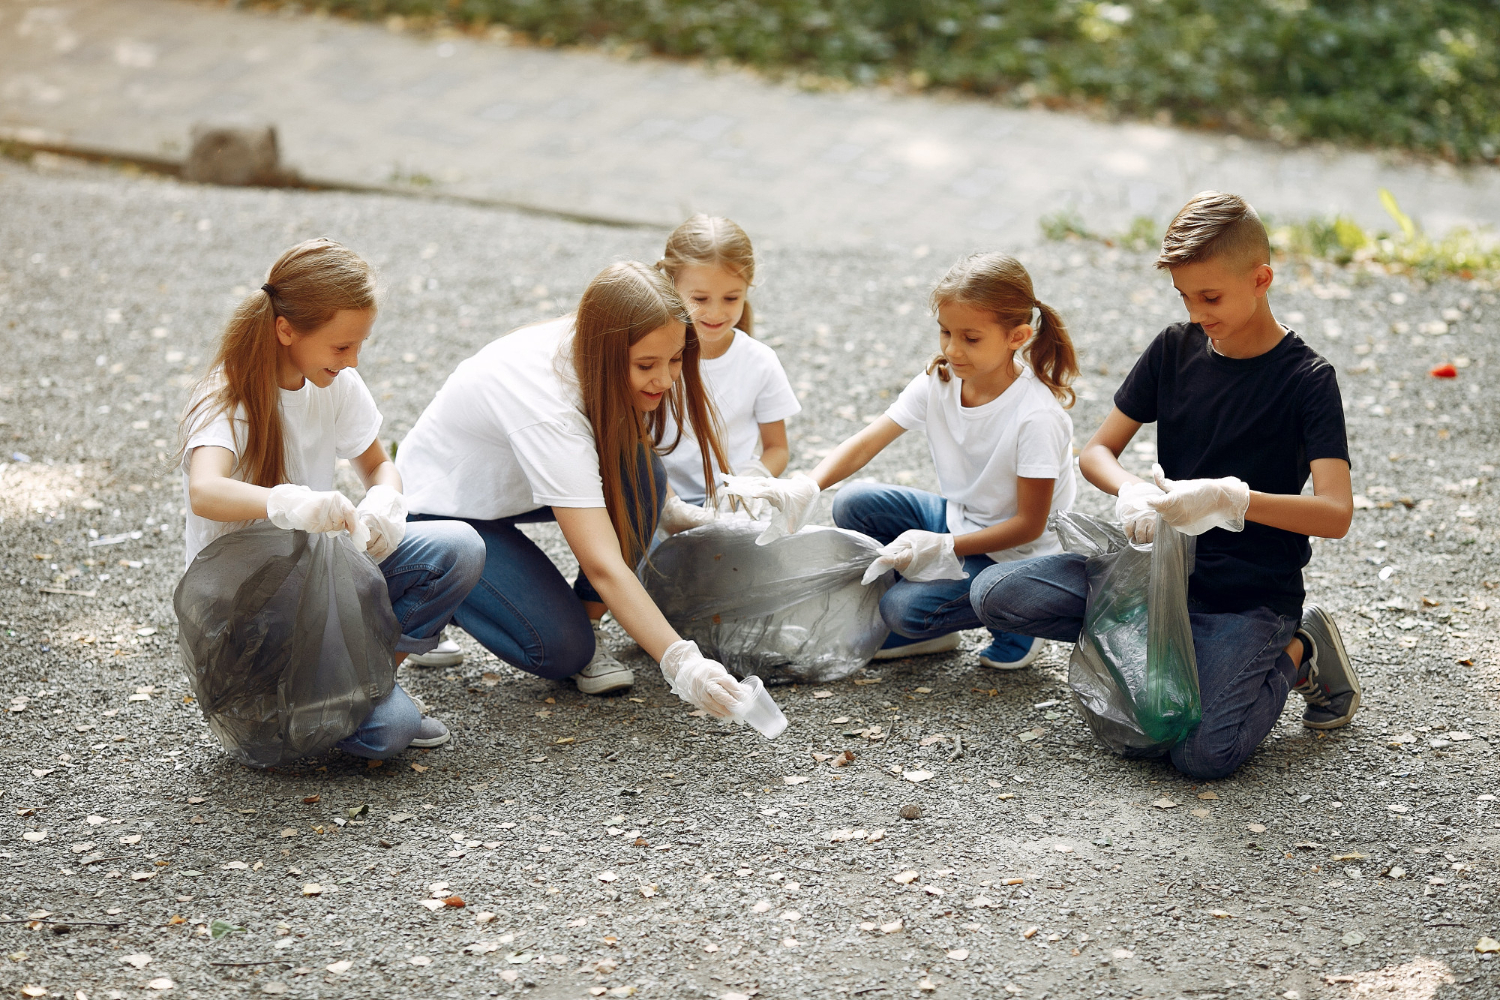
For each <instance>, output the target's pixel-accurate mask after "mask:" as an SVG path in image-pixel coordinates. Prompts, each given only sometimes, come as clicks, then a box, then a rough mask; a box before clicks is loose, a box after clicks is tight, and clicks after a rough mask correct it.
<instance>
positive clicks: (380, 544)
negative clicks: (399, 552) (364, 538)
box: [355, 484, 406, 563]
mask: <svg viewBox="0 0 1500 1000" xmlns="http://www.w3.org/2000/svg"><path fill="white" fill-rule="evenodd" d="M355 514H356V515H357V516H358V517H359V520H360V522H361V523H363V524H364V525H365V527H367V528H368V529H369V530H370V541H369V542H368V543H367V544H366V546H365V551H366V552H368V553H370V558H371V559H374V560H375V561H376V562H377V563H379V562H384V561H385V559H386V557H387V556H389V555H390V554H391V553H392V552H395V551H396V546H398V545H400V544H401V539H403V538H405V537H406V497H404V496H402V495H401V493H400V492H399V491H398V490H396V489H394V488H392V487H390V486H386V485H384V484H376V485H374V486H371V487H370V489H369V492H367V493H366V494H365V498H364V499H363V500H361V501H360V502H359V506H358V507H357V508H355Z"/></svg>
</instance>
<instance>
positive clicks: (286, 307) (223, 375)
mask: <svg viewBox="0 0 1500 1000" xmlns="http://www.w3.org/2000/svg"><path fill="white" fill-rule="evenodd" d="M374 322H375V276H374V272H373V271H372V270H371V268H370V265H369V264H367V263H365V262H364V261H363V260H361V259H360V257H359V256H358V255H357V254H355V253H354V252H353V251H351V250H349V249H347V248H345V247H343V246H341V245H339V244H338V243H335V242H333V241H332V240H324V239H319V240H308V241H307V242H305V243H299V244H298V245H297V246H294V247H292V248H291V249H290V250H288V251H286V252H285V253H283V254H282V255H281V257H280V258H279V259H278V260H277V261H276V263H275V264H273V265H272V266H271V272H270V274H268V275H267V276H266V281H265V284H263V285H261V287H260V288H259V289H258V290H256V291H255V292H252V293H251V294H250V296H249V297H248V298H246V299H245V300H244V301H243V302H241V303H240V305H239V307H238V308H237V309H236V310H235V312H234V317H233V318H232V319H231V320H230V322H229V326H228V328H227V329H226V330H225V331H224V338H223V340H222V341H221V342H220V345H219V350H218V353H217V354H216V356H215V357H214V360H213V363H212V364H211V365H210V366H209V370H208V374H207V375H206V376H205V377H204V379H203V381H202V382H201V383H200V384H199V386H198V388H197V390H196V391H195V392H194V393H193V396H192V402H191V403H189V405H188V408H187V410H186V412H185V413H184V416H183V419H182V428H181V431H182V441H183V445H182V453H181V454H182V471H183V492H184V494H185V497H184V499H185V500H186V504H185V506H186V507H187V531H186V541H187V551H186V565H188V566H191V565H192V563H193V560H194V559H195V558H197V556H198V553H199V552H201V551H202V550H203V549H204V548H205V547H207V546H208V545H209V544H210V543H212V542H213V541H214V539H216V538H218V537H219V536H220V535H224V534H227V533H229V532H232V531H235V530H236V529H238V528H242V527H244V526H245V525H247V524H249V523H250V522H252V521H256V520H267V519H268V520H270V521H271V522H272V523H273V524H275V525H276V526H277V527H280V528H286V529H293V530H298V531H309V532H314V531H316V532H335V531H345V530H347V531H349V532H350V534H352V535H356V536H360V535H363V534H364V533H365V532H368V536H369V543H368V545H367V547H366V552H367V554H368V555H369V556H370V558H371V559H373V560H374V561H375V562H376V563H377V564H379V566H380V569H381V572H382V573H383V574H384V575H385V578H386V584H387V588H388V591H389V594H390V598H391V605H392V609H393V610H394V612H395V615H396V620H397V621H398V622H399V623H400V624H401V633H402V634H401V636H400V638H398V639H397V641H396V662H397V663H400V662H401V661H402V660H403V659H405V658H406V656H407V655H408V654H411V653H422V652H426V651H428V650H430V649H432V648H433V647H435V646H436V645H437V644H438V642H439V640H440V638H441V635H442V631H443V626H445V625H446V624H447V623H448V620H449V618H451V617H452V614H453V609H454V608H456V607H457V606H458V603H459V602H460V601H462V600H463V599H464V597H465V596H466V595H467V594H468V592H469V590H470V589H471V588H472V587H473V586H474V584H475V583H476V582H477V581H478V579H479V570H480V568H481V566H482V565H483V562H484V546H483V543H481V542H480V540H479V536H478V535H477V534H476V533H475V532H474V530H473V529H472V528H470V527H469V526H468V525H465V524H460V523H457V522H453V521H445V522H439V523H434V524H424V525H412V526H411V527H410V529H408V527H407V524H406V502H405V500H404V498H403V497H402V493H401V489H402V484H401V476H400V475H399V474H398V473H397V472H396V468H395V466H394V465H392V464H391V462H390V460H389V459H387V458H386V455H385V449H384V448H383V447H382V446H381V443H380V438H379V433H380V424H381V416H380V411H379V410H378V409H376V407H375V401H374V399H373V398H371V396H370V390H369V389H367V388H365V384H364V382H363V381H362V380H361V379H360V377H359V373H358V372H357V371H356V370H355V369H356V368H357V366H358V365H359V351H360V346H361V345H362V344H363V343H364V340H365V338H366V337H368V336H369V335H370V328H371V326H373V324H374ZM341 458H345V459H348V460H349V461H350V462H351V463H352V464H353V466H354V468H355V469H356V470H357V471H358V472H359V475H360V478H361V479H363V480H364V484H365V487H366V493H365V497H364V499H363V500H362V501H361V502H360V504H359V506H358V507H356V506H355V505H354V504H353V503H351V502H350V501H349V499H348V498H347V497H345V496H344V495H343V494H342V493H339V492H338V491H337V490H335V489H334V487H333V474H334V466H335V465H336V463H337V461H338V460H339V459H341ZM448 738H449V737H448V730H447V729H446V728H445V727H444V726H443V724H442V723H441V722H439V721H437V720H436V719H431V718H424V717H423V715H422V712H421V710H420V709H419V708H418V707H417V705H416V704H415V703H414V702H413V701H412V699H411V698H410V697H408V696H407V694H406V692H405V691H403V690H402V689H401V687H400V685H397V686H395V687H394V688H393V689H392V691H391V693H390V695H388V696H387V697H386V698H385V699H383V700H382V701H379V702H377V703H376V704H375V706H374V708H373V709H372V711H371V712H370V715H369V717H368V718H367V719H365V721H364V722H363V723H361V725H360V726H359V728H358V729H356V730H355V732H354V733H352V734H350V735H349V736H348V737H347V738H346V739H344V740H343V741H342V742H341V743H339V744H338V746H339V748H340V749H342V750H344V751H346V752H347V753H351V754H354V755H355V756H359V757H369V758H375V759H385V758H387V757H392V756H394V755H396V754H398V753H400V752H401V751H402V750H404V749H406V747H408V746H417V747H434V746H439V745H441V744H443V743H446V742H447V741H448Z"/></svg>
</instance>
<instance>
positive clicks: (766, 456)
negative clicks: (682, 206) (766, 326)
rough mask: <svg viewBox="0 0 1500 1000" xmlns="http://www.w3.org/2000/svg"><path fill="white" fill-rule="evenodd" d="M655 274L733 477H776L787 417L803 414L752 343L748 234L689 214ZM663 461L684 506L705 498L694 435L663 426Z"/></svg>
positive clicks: (763, 351) (776, 366)
mask: <svg viewBox="0 0 1500 1000" xmlns="http://www.w3.org/2000/svg"><path fill="white" fill-rule="evenodd" d="M656 266H657V269H658V270H660V271H661V272H662V273H663V274H665V275H666V276H667V277H668V278H671V279H672V284H673V285H674V286H676V288H677V294H678V295H680V296H682V301H683V302H685V303H687V307H688V312H689V313H690V314H691V315H692V318H693V329H694V330H695V331H697V334H698V345H699V348H698V349H699V352H700V353H699V356H698V370H699V372H700V373H701V374H702V377H703V385H704V388H705V389H706V390H707V391H708V395H709V398H710V399H712V400H713V403H714V406H715V408H716V409H717V410H718V411H719V420H720V422H721V427H720V432H721V433H720V437H719V440H720V441H721V442H722V443H723V445H724V454H725V457H727V458H728V459H729V467H730V469H731V470H732V471H733V473H734V474H735V475H737V476H771V477H775V476H779V475H781V473H782V472H783V471H784V470H785V469H786V463H787V459H788V458H789V457H790V452H789V451H788V450H787V442H786V420H787V418H788V417H791V416H795V415H796V414H797V413H800V412H801V411H802V405H801V404H800V403H798V402H797V395H796V393H794V392H792V386H791V383H790V382H788V381H787V377H786V371H785V370H783V369H782V367H781V361H780V359H779V358H777V357H776V352H775V351H774V350H772V349H771V348H770V347H769V346H767V345H766V344H764V343H761V342H760V341H758V340H756V339H755V338H754V337H753V336H752V334H753V332H754V319H755V316H754V311H753V310H752V309H751V308H750V302H749V301H748V299H747V298H746V295H747V294H748V293H749V291H750V286H751V285H753V284H754V283H755V251H754V249H752V247H751V246H750V237H748V236H746V235H745V231H744V230H743V229H741V228H740V227H739V226H737V225H735V224H734V223H733V222H731V221H730V220H729V219H720V218H710V217H709V216H707V215H695V216H693V217H692V218H691V219H689V220H687V221H686V222H684V223H683V224H682V225H680V226H678V227H677V228H676V229H675V230H673V232H672V235H671V236H669V237H667V248H666V251H665V252H664V253H663V254H662V258H661V260H659V261H657V262H656ZM665 441H666V442H668V443H667V449H668V450H667V451H666V452H665V453H664V454H663V455H662V463H663V464H664V465H665V466H666V467H667V478H668V481H669V482H670V483H671V484H672V489H673V491H674V492H675V493H676V494H677V495H678V496H679V497H681V498H682V499H683V501H684V502H686V503H689V504H702V503H703V501H704V498H705V497H706V496H707V495H708V488H707V484H706V483H704V481H703V456H702V454H701V453H700V452H699V450H698V445H697V442H696V440H695V439H694V437H693V435H692V434H680V433H679V431H678V428H677V425H676V423H675V422H673V421H670V419H669V422H668V425H667V431H666V437H665Z"/></svg>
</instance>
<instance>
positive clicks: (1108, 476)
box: [988, 407, 1143, 552]
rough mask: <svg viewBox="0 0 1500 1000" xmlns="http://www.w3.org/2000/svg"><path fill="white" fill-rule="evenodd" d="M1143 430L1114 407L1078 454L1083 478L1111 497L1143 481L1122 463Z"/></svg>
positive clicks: (1079, 467) (1138, 424) (1137, 423)
mask: <svg viewBox="0 0 1500 1000" xmlns="http://www.w3.org/2000/svg"><path fill="white" fill-rule="evenodd" d="M1140 429H1141V425H1140V423H1139V422H1138V421H1135V420H1131V419H1130V418H1129V417H1127V416H1126V415H1125V414H1123V413H1121V412H1120V410H1119V408H1118V407H1114V408H1112V409H1111V410H1110V411H1109V416H1107V417H1105V418H1104V423H1102V424H1100V425H1099V429H1098V430H1097V431H1095V432H1094V436H1093V437H1091V438H1089V443H1088V444H1086V445H1084V446H1083V451H1081V452H1080V453H1079V455H1078V469H1079V471H1080V472H1082V473H1083V478H1085V479H1087V480H1088V481H1089V482H1090V483H1093V484H1094V485H1095V486H1097V487H1098V488H1099V489H1101V490H1103V491H1104V492H1105V493H1108V494H1109V495H1110V496H1115V495H1117V494H1118V493H1119V492H1120V487H1121V486H1125V485H1126V484H1128V483H1139V482H1142V481H1143V480H1142V479H1141V477H1140V476H1136V475H1132V474H1131V473H1129V472H1126V471H1125V467H1124V466H1122V465H1121V464H1120V453H1121V452H1122V451H1124V450H1125V446H1126V445H1128V444H1130V439H1131V438H1133V437H1135V432H1136V431H1138V430H1140ZM988 551H991V552H993V551H994V550H993V549H990V550H988Z"/></svg>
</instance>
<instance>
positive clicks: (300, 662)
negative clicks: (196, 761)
mask: <svg viewBox="0 0 1500 1000" xmlns="http://www.w3.org/2000/svg"><path fill="white" fill-rule="evenodd" d="M173 605H174V606H175V608H176V610H177V625H178V639H177V641H178V647H179V649H180V650H181V652H182V664H183V667H184V668H185V669H186V670H187V674H188V680H189V681H190V682H191V684H192V688H193V695H194V697H195V698H196V699H197V701H198V707H199V708H201V709H202V710H203V716H204V718H205V719H206V720H207V721H208V728H209V729H210V730H211V731H212V732H213V734H214V735H215V736H216V737H218V739H219V742H220V743H221V744H223V746H224V749H225V750H227V751H229V753H230V755H231V756H233V757H234V758H235V759H236V760H238V761H240V762H241V763H243V764H248V765H249V766H251V767H273V766H275V765H278V764H286V763H290V762H291V761H294V760H297V759H298V758H301V757H306V756H309V755H312V754H317V753H321V752H323V751H324V750H327V749H328V748H329V747H332V746H333V745H334V744H335V743H337V742H338V741H339V740H341V739H343V738H344V737H346V736H348V735H350V734H351V733H353V732H354V730H355V729H356V728H358V726H359V724H360V723H361V722H363V721H364V720H365V718H366V717H367V716H368V715H369V714H370V708H371V706H373V705H374V704H375V703H376V702H377V701H379V700H380V699H382V698H384V697H385V696H386V695H388V694H390V693H391V688H392V686H393V685H394V684H395V681H396V660H395V644H396V637H397V635H398V634H399V631H400V628H399V626H398V624H397V622H396V615H395V612H393V611H392V610H391V599H390V594H389V591H388V590H387V589H386V583H385V578H384V577H383V576H382V575H381V573H380V568H379V567H377V566H376V565H375V564H374V563H373V562H372V561H371V560H370V558H369V557H368V556H367V555H365V554H364V553H363V552H361V551H359V550H358V549H357V548H356V547H355V546H354V543H353V542H352V541H350V539H349V536H348V535H347V534H346V533H344V532H338V533H336V534H308V533H307V532H305V531H287V530H285V529H282V528H278V527H276V526H275V525H272V524H271V523H270V522H266V521H262V522H258V523H255V524H252V525H250V526H249V527H247V528H244V529H242V530H240V531H235V532H231V533H230V534H227V535H221V536H220V537H219V538H216V539H215V540H214V541H213V542H212V543H210V544H209V545H208V546H207V547H206V548H204V550H203V551H202V552H200V553H199V554H198V557H197V558H196V559H194V560H193V564H192V565H191V566H189V567H188V569H187V572H186V573H184V574H183V577H182V581H181V582H180V583H179V584H178V585H177V593H176V594H175V595H174V597H173Z"/></svg>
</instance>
